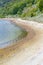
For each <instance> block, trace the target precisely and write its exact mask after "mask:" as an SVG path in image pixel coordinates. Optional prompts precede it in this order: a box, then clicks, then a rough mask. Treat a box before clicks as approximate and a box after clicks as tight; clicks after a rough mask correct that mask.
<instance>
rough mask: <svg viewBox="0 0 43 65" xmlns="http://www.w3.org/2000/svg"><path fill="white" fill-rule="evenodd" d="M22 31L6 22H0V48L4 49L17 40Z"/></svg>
mask: <svg viewBox="0 0 43 65" xmlns="http://www.w3.org/2000/svg"><path fill="white" fill-rule="evenodd" d="M21 33H22V29H21V28H19V27H18V26H17V25H15V24H13V23H11V22H10V21H8V20H0V48H4V47H6V46H8V45H10V44H11V42H13V41H15V40H17V38H18V36H19V35H21Z"/></svg>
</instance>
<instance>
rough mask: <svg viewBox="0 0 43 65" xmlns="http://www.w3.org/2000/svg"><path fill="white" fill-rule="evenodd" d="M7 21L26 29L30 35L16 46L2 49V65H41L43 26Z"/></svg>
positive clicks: (12, 19)
mask: <svg viewBox="0 0 43 65" xmlns="http://www.w3.org/2000/svg"><path fill="white" fill-rule="evenodd" d="M6 19H7V18H6ZM7 20H11V22H14V23H16V24H17V25H18V26H20V27H21V28H24V29H25V30H26V31H27V32H28V35H27V36H26V37H25V38H23V39H21V40H20V41H18V42H17V43H16V44H15V45H12V46H9V47H7V48H4V49H0V65H41V64H42V63H43V24H41V23H37V22H34V21H27V20H21V19H14V18H8V19H7Z"/></svg>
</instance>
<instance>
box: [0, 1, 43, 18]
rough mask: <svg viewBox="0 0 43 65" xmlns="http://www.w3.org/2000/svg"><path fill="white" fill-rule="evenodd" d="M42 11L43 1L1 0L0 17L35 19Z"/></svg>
mask: <svg viewBox="0 0 43 65" xmlns="http://www.w3.org/2000/svg"><path fill="white" fill-rule="evenodd" d="M42 11H43V0H0V17H6V16H14V17H15V16H17V17H34V16H37V15H38V14H40V12H41V13H43V12H42Z"/></svg>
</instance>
